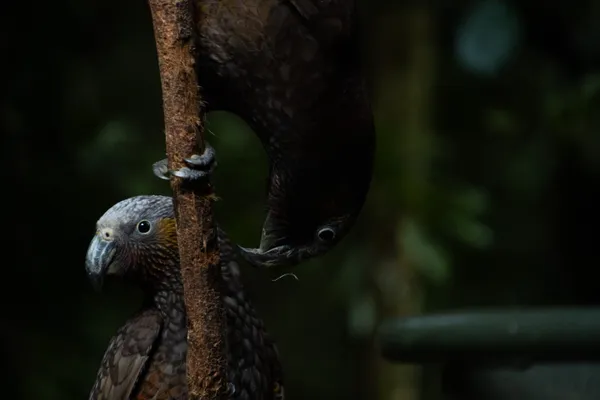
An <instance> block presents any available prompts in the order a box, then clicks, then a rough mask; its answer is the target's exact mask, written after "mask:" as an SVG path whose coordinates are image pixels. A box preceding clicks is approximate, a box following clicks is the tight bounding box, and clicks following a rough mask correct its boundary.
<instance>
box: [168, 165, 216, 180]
mask: <svg viewBox="0 0 600 400" xmlns="http://www.w3.org/2000/svg"><path fill="white" fill-rule="evenodd" d="M171 175H173V176H176V177H178V178H181V179H185V180H187V181H197V180H200V179H203V178H205V177H207V176H208V175H209V172H208V171H197V170H195V169H191V168H188V167H183V168H180V169H178V170H177V171H172V172H171Z"/></svg>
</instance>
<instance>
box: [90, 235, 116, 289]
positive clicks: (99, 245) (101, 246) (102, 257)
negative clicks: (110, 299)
mask: <svg viewBox="0 0 600 400" xmlns="http://www.w3.org/2000/svg"><path fill="white" fill-rule="evenodd" d="M115 251H116V246H115V242H114V240H104V239H102V238H101V237H100V236H98V235H96V236H94V238H93V239H92V242H91V243H90V246H89V247H88V250H87V254H86V257H85V270H86V271H87V274H88V277H89V279H90V281H91V282H92V286H94V289H96V290H97V291H100V290H101V289H102V284H103V283H104V276H105V275H106V273H107V272H108V270H109V268H110V265H111V264H112V263H113V261H114V258H115Z"/></svg>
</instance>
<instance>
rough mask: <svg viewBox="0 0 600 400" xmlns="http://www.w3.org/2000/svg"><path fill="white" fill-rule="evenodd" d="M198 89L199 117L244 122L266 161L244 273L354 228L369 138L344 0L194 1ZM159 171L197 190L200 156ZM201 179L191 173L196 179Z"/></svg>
mask: <svg viewBox="0 0 600 400" xmlns="http://www.w3.org/2000/svg"><path fill="white" fill-rule="evenodd" d="M195 3H196V6H197V7H196V9H197V10H199V11H198V21H197V22H198V24H197V26H198V32H199V38H198V47H199V54H200V59H199V60H198V61H197V66H198V79H199V80H200V86H201V87H202V89H203V99H204V100H205V101H206V107H207V111H212V110H226V111H229V112H232V113H234V114H236V115H238V116H239V117H241V118H242V119H243V120H245V121H246V123H248V124H249V126H250V127H251V128H252V129H253V131H254V132H255V133H256V134H257V136H258V137H259V138H260V140H261V143H262V145H263V148H264V149H265V151H266V154H267V156H268V159H269V177H268V198H267V215H266V218H265V221H264V223H263V229H262V236H261V239H260V245H259V247H258V248H256V249H250V248H244V247H240V251H241V254H242V256H243V257H244V258H245V259H246V260H247V261H248V262H250V263H251V264H253V265H255V266H266V267H274V266H283V265H288V266H290V265H294V264H297V263H299V262H300V261H302V260H304V259H308V258H311V257H315V256H318V255H321V254H323V253H325V252H327V251H328V250H329V249H331V248H332V247H333V246H334V245H335V244H336V243H337V242H338V241H339V240H340V239H342V238H343V237H344V235H345V234H346V233H347V232H348V231H349V230H350V228H351V227H352V226H353V224H354V221H355V219H356V217H357V215H358V214H359V212H360V210H361V208H362V206H363V204H364V201H365V198H366V195H367V192H368V189H369V186H370V182H371V175H372V167H373V159H374V152H375V128H374V122H373V113H372V110H371V106H370V101H369V96H368V93H367V92H368V90H367V88H366V86H367V85H366V83H365V79H364V77H363V70H362V68H361V63H360V55H359V50H358V47H359V46H358V43H357V37H358V35H357V18H356V15H355V14H356V10H355V0H319V1H315V2H314V3H313V2H312V1H311V0H289V1H288V0H246V1H239V0H195ZM187 161H188V166H187V167H185V168H184V169H182V170H179V171H168V170H167V165H166V160H161V161H159V162H157V163H156V164H155V165H154V172H155V174H156V175H157V176H159V177H161V178H163V179H169V177H170V175H172V174H175V175H177V176H179V177H181V178H184V179H189V180H192V181H193V180H196V179H199V178H202V177H204V176H206V167H207V165H210V164H211V163H213V162H214V152H213V151H212V150H211V149H209V150H207V152H205V154H203V155H201V156H198V155H196V156H194V157H192V158H190V159H189V160H187ZM198 171H200V173H198Z"/></svg>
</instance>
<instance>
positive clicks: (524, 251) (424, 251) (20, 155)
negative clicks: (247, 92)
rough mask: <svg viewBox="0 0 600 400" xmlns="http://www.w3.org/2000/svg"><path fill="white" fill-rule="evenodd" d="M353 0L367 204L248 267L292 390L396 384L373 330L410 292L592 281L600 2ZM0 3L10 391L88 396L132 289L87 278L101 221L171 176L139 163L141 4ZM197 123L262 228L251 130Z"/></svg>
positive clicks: (476, 300) (550, 294)
mask: <svg viewBox="0 0 600 400" xmlns="http://www.w3.org/2000/svg"><path fill="white" fill-rule="evenodd" d="M486 2H487V3H486ZM364 3H365V4H364V6H365V10H366V12H365V14H364V18H365V21H366V25H365V26H366V27H367V28H368V29H367V30H366V31H365V50H366V51H365V54H366V55H367V61H368V62H369V65H370V67H371V69H372V71H373V79H374V84H375V85H374V86H375V87H376V88H377V89H376V90H375V96H374V103H375V113H376V119H377V130H378V150H377V161H376V170H375V176H374V180H373V185H372V189H371V192H370V195H369V199H368V201H367V204H366V206H365V209H364V211H363V213H362V215H361V217H360V220H359V221H358V223H357V225H356V227H355V228H354V230H353V231H352V233H351V234H350V235H349V237H348V238H347V239H345V240H344V241H343V242H342V243H341V244H340V245H339V246H338V247H337V248H336V249H335V251H332V252H331V253H330V254H328V255H326V256H325V257H323V258H322V259H319V260H314V261H312V262H309V263H306V264H305V265H303V266H301V267H298V268H297V269H295V271H294V272H295V273H296V274H297V275H298V277H299V279H300V280H299V281H298V282H296V281H295V280H293V279H289V278H283V279H281V280H278V281H276V282H272V281H271V280H272V279H274V278H275V277H277V275H278V273H275V272H273V273H269V274H267V273H265V272H257V271H255V270H253V269H251V268H245V269H244V277H245V279H246V284H247V287H248V290H249V292H250V294H251V297H252V298H253V300H254V302H255V304H256V306H257V308H258V309H259V312H260V313H261V314H262V315H263V317H264V319H265V320H266V323H267V326H268V328H269V330H270V331H271V332H272V333H273V335H274V336H275V337H276V338H277V340H278V343H279V346H280V351H281V354H282V357H283V361H284V367H285V371H286V374H287V380H286V393H287V394H288V395H289V399H290V400H298V399H373V398H377V396H379V397H381V398H391V397H392V396H391V395H389V393H388V395H385V394H381V395H379V394H378V395H375V393H385V391H382V390H381V382H380V376H383V370H382V369H381V368H385V367H381V365H379V364H378V363H377V362H376V361H374V360H377V359H378V353H377V348H376V346H374V345H373V342H372V337H371V336H372V332H373V329H374V328H375V327H376V325H377V324H378V322H379V321H380V320H381V319H382V318H385V317H386V316H390V315H395V314H397V313H398V312H400V311H401V310H403V308H402V304H403V303H405V302H406V303H410V304H412V306H410V307H408V309H409V310H417V311H418V312H427V311H431V310H438V309H444V308H453V307H458V306H475V305H489V304H510V305H519V304H597V303H598V301H599V300H600V295H599V294H598V293H599V292H598V290H597V282H598V273H597V272H596V270H597V268H596V266H597V265H598V255H597V252H596V251H595V250H596V247H595V246H596V243H595V240H596V237H597V234H596V230H597V226H598V224H597V223H598V213H597V204H598V201H599V200H600V191H599V185H598V178H599V177H600V162H599V161H598V160H600V135H599V134H598V129H599V128H600V119H599V117H598V115H600V114H599V113H598V112H597V110H598V101H599V98H600V97H599V89H600V74H599V73H598V61H599V60H600V58H599V52H598V50H597V49H598V48H600V47H598V46H594V44H599V43H598V41H599V40H600V28H599V26H598V24H595V23H591V22H590V21H594V17H595V16H596V17H597V14H598V12H600V11H599V10H600V2H599V1H586V2H584V1H570V2H558V3H556V4H555V5H553V6H552V7H550V6H548V7H547V3H545V2H542V1H539V0H538V1H529V2H525V3H520V2H516V1H513V2H500V1H497V0H481V1H479V2H474V1H458V2H434V3H435V4H429V5H428V6H425V3H427V2H425V3H423V4H421V3H419V2H417V3H411V2H406V3H405V2H398V3H397V4H391V3H384V2H381V1H380V2H373V3H369V2H364ZM415 4H421V5H420V6H415ZM494 7H496V8H494ZM482 10H483V11H482ZM494 10H497V11H494ZM498 10H499V11H498ZM494 12H496V14H494ZM482 15H483V16H482ZM477 18H483V20H482V21H483V22H482V21H479V20H477ZM0 21H1V22H2V25H1V26H2V27H3V32H4V34H3V35H2V37H1V38H0V41H1V43H2V49H3V52H2V53H3V55H4V57H3V66H4V71H5V72H4V85H3V96H2V98H1V102H0V121H1V129H2V146H1V147H0V152H1V153H2V159H3V161H4V168H3V176H4V178H5V182H4V186H3V193H4V200H5V203H4V206H3V209H4V212H5V219H6V218H7V219H8V224H6V227H7V229H6V230H5V232H4V236H3V240H2V243H3V249H4V252H3V253H4V255H5V258H4V260H3V266H4V268H3V271H4V283H5V289H4V290H3V291H2V292H1V296H2V304H3V305H4V312H3V313H2V323H3V325H2V326H3V329H2V334H3V335H4V340H3V342H2V343H3V351H4V354H5V356H4V361H5V365H6V366H7V367H8V368H7V372H5V374H3V377H4V379H5V390H4V396H5V397H7V398H19V399H37V400H41V399H44V400H55V399H56V400H58V399H61V400H66V399H80V398H85V396H87V393H88V391H89V389H90V387H91V385H92V382H93V380H94V378H95V373H96V370H97V368H98V365H99V361H100V359H101V356H102V353H103V351H104V349H105V347H106V345H107V343H108V340H109V338H110V336H111V335H112V334H113V333H114V332H115V330H116V329H117V328H118V327H119V326H120V324H122V323H123V322H124V320H125V319H126V318H127V317H128V315H130V314H131V313H132V312H133V311H134V310H135V309H136V307H137V306H138V304H139V293H138V292H137V291H136V290H135V289H132V288H129V287H114V288H111V289H112V290H109V291H108V292H107V293H103V294H97V293H94V292H93V291H92V289H91V287H90V285H89V283H88V282H87V280H86V276H85V273H84V268H83V258H84V254H85V251H86V248H87V244H88V242H89V240H90V239H91V235H92V234H93V230H94V223H95V220H96V219H97V218H98V217H99V216H100V215H101V214H102V213H103V212H104V211H105V210H106V209H107V208H108V207H110V206H111V205H112V204H114V203H115V202H117V201H118V200H121V199H123V198H125V197H128V196H133V195H137V194H144V193H163V194H169V193H170V192H169V186H168V184H166V183H165V182H163V181H160V180H158V179H155V178H154V177H153V175H152V173H151V170H150V165H151V163H152V162H154V161H156V160H158V159H160V158H162V157H163V156H164V136H163V126H162V110H161V97H160V81H159V75H158V68H157V64H156V57H155V49H154V43H153V33H152V25H151V20H150V15H149V12H148V9H147V5H146V4H145V3H144V2H124V3H122V2H116V1H111V0H109V1H104V2H99V1H91V2H76V1H58V2H51V3H49V2H35V3H34V4H31V3H23V2H21V3H13V4H12V8H11V9H10V10H8V9H7V10H6V11H4V12H2V13H0ZM469 21H470V22H469ZM595 21H597V19H596V20H595ZM502 46H505V47H502ZM500 47H502V48H500ZM207 127H208V129H209V136H208V137H207V138H208V140H209V141H210V142H211V143H212V144H213V146H214V147H215V148H216V150H217V154H218V159H219V166H218V168H217V171H216V172H215V185H216V187H217V191H218V194H219V196H220V197H221V199H222V200H221V201H219V202H218V203H217V205H216V212H217V218H218V220H219V221H220V222H221V223H222V225H223V226H224V227H225V228H226V230H227V231H228V232H230V234H231V236H232V237H233V238H234V239H235V240H236V241H237V242H239V243H241V244H244V245H254V244H256V243H257V242H258V239H259V233H260V226H261V223H262V218H263V216H264V193H265V190H264V189H265V178H266V174H267V171H266V160H265V157H264V154H263V151H262V149H261V147H260V144H259V142H258V140H257V139H256V138H255V137H254V135H253V134H252V132H250V131H249V129H248V127H247V126H246V125H245V124H244V123H243V121H240V120H239V119H238V118H236V117H235V116H232V115H229V114H227V113H221V112H218V113H213V114H211V115H210V116H209V123H208V126H207ZM407 277H408V278H410V279H408V278H407ZM407 280H410V281H411V282H413V283H414V287H416V288H417V289H418V290H416V291H408V292H406V293H405V284H406V281H407ZM399 306H400V308H398V307H399ZM399 310H400V311H399ZM402 312H405V311H402ZM379 372H381V374H379ZM392 377H393V379H395V377H396V375H392ZM409 384H412V385H413V386H418V382H416V381H414V380H413V381H412V382H409ZM395 398H399V397H395ZM402 398H407V399H408V398H410V397H408V396H407V397H402Z"/></svg>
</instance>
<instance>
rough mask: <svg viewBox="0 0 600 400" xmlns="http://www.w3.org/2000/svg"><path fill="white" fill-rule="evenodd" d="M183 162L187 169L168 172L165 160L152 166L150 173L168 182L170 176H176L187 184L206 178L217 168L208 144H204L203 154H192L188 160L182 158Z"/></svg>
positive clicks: (212, 151) (211, 149) (213, 154)
mask: <svg viewBox="0 0 600 400" xmlns="http://www.w3.org/2000/svg"><path fill="white" fill-rule="evenodd" d="M183 161H184V162H185V163H186V164H187V167H182V168H180V169H178V170H175V171H173V170H169V167H168V160H167V159H166V158H165V159H163V160H160V161H157V162H155V163H154V164H152V171H153V172H154V175H156V176H157V177H158V178H160V179H164V180H169V179H170V178H171V176H176V177H178V178H181V179H184V180H186V181H188V182H195V181H199V180H202V179H205V178H206V177H208V176H209V175H210V174H211V173H212V172H213V170H214V169H215V167H216V166H217V161H216V157H215V150H214V148H213V147H212V146H211V145H210V144H208V143H206V148H205V150H204V153H202V154H193V155H192V156H191V157H189V158H184V159H183Z"/></svg>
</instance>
